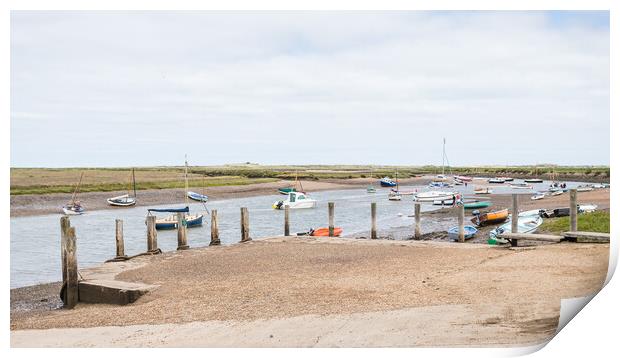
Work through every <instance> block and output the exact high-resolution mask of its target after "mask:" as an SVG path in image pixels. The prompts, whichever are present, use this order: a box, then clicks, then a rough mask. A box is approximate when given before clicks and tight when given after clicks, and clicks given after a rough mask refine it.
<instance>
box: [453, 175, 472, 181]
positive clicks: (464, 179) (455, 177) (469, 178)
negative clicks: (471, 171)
mask: <svg viewBox="0 0 620 358" xmlns="http://www.w3.org/2000/svg"><path fill="white" fill-rule="evenodd" d="M454 180H459V181H461V182H470V181H472V180H474V178H472V177H467V176H464V175H456V176H454Z"/></svg>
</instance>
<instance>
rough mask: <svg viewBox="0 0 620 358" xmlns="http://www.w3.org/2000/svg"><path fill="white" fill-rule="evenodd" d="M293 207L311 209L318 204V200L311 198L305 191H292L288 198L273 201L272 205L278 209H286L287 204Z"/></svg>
mask: <svg viewBox="0 0 620 358" xmlns="http://www.w3.org/2000/svg"><path fill="white" fill-rule="evenodd" d="M287 205H288V207H289V208H291V209H310V208H313V207H315V206H316V200H314V199H310V198H309V197H308V194H306V193H304V192H296V191H295V192H290V193H288V198H287V199H286V200H278V201H276V202H275V203H273V205H272V207H273V208H274V209H278V210H284V207H285V206H287Z"/></svg>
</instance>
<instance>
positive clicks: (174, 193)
mask: <svg viewBox="0 0 620 358" xmlns="http://www.w3.org/2000/svg"><path fill="white" fill-rule="evenodd" d="M431 179H432V177H426V176H424V177H415V178H407V179H402V180H399V182H400V183H401V184H403V185H424V184H427V183H428V181H429V180H431ZM369 184H370V181H369V180H368V179H367V178H355V179H328V180H316V181H314V180H312V181H306V180H301V185H302V186H303V188H304V190H306V191H309V192H318V191H327V190H345V189H361V188H365V187H366V186H368V185H369ZM293 185H294V181H290V180H282V181H277V182H270V183H258V184H247V185H229V186H217V187H209V188H208V189H207V190H206V192H205V193H206V194H207V195H208V196H209V201H212V200H221V199H235V198H247V197H252V196H260V195H279V193H278V188H282V187H288V186H293ZM375 186H378V180H377V181H376V182H375ZM189 190H190V191H195V192H198V193H201V192H202V191H203V189H202V188H191V187H190V188H189ZM126 193H127V192H126V191H106V192H87V193H81V194H80V198H79V199H80V201H81V202H82V203H83V204H84V207H85V208H86V210H88V211H98V210H123V209H126V208H123V207H117V206H111V205H109V204H108V203H107V202H106V199H108V198H111V197H114V196H118V195H123V194H126ZM137 198H138V200H137V203H136V205H133V206H130V207H129V208H135V207H148V206H155V205H164V204H166V203H180V202H183V201H184V200H185V189H182V188H181V189H149V190H139V191H138V192H137ZM70 199H71V194H23V195H11V202H10V207H11V217H12V218H13V217H23V216H37V215H47V214H56V213H57V214H62V210H61V208H62V206H63V205H65V204H66V203H67V202H68V201H69V200H70ZM196 203H198V202H196ZM208 203H209V202H207V205H208Z"/></svg>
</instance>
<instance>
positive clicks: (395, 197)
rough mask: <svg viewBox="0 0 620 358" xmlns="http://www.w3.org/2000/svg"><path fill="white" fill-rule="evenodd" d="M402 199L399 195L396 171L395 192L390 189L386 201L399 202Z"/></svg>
mask: <svg viewBox="0 0 620 358" xmlns="http://www.w3.org/2000/svg"><path fill="white" fill-rule="evenodd" d="M401 199H402V196H401V195H400V190H399V187H398V169H396V190H394V189H391V190H390V193H389V194H388V200H392V201H400V200H401Z"/></svg>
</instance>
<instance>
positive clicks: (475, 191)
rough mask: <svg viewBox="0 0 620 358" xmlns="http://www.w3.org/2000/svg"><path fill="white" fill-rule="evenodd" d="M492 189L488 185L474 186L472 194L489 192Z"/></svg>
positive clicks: (491, 191)
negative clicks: (482, 186) (483, 186)
mask: <svg viewBox="0 0 620 358" xmlns="http://www.w3.org/2000/svg"><path fill="white" fill-rule="evenodd" d="M491 193H493V190H492V189H491V188H489V187H485V188H474V194H491Z"/></svg>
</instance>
